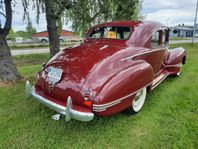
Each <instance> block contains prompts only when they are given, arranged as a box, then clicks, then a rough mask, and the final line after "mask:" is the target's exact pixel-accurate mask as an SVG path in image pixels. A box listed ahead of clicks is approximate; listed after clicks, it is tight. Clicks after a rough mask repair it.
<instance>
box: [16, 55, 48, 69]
mask: <svg viewBox="0 0 198 149" xmlns="http://www.w3.org/2000/svg"><path fill="white" fill-rule="evenodd" d="M13 59H14V63H15V64H16V65H17V66H18V67H19V66H26V65H38V64H40V65H42V64H43V63H46V62H47V61H48V60H49V59H50V54H49V53H47V54H30V55H17V56H14V57H13Z"/></svg>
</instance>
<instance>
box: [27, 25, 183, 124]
mask: <svg viewBox="0 0 198 149" xmlns="http://www.w3.org/2000/svg"><path fill="white" fill-rule="evenodd" d="M168 44H169V29H168V28H167V27H165V26H163V25H162V24H160V23H156V22H142V21H126V22H110V23H105V24H100V25H96V26H94V27H92V28H91V29H90V30H89V31H88V32H87V34H86V37H85V39H84V42H83V43H82V44H80V45H77V46H74V47H70V48H66V49H64V50H62V51H60V52H59V53H58V54H57V55H55V56H54V57H53V58H52V59H51V60H50V61H49V62H48V63H47V64H45V65H43V68H42V70H41V71H39V72H38V74H37V80H36V84H35V86H34V87H31V86H30V83H29V82H28V81H27V82H26V93H27V96H28V97H31V96H32V97H34V98H35V99H36V100H37V101H39V102H40V103H42V104H44V105H45V106H47V107H49V108H51V109H53V110H54V111H56V112H58V113H59V114H57V115H55V117H54V118H55V119H59V117H60V116H61V115H65V117H66V121H69V120H70V119H76V120H80V121H91V120H92V119H93V118H94V115H97V116H109V115H113V114H116V113H118V112H121V111H123V110H125V111H127V112H128V113H129V114H132V113H137V112H139V111H140V110H141V108H142V107H143V104H144V102H145V98H146V93H147V91H151V90H153V89H154V88H155V87H156V86H157V85H159V84H160V83H161V82H162V81H163V80H164V79H165V78H166V77H167V76H169V75H179V74H180V72H181V68H182V64H184V63H185V60H186V54H185V49H183V48H175V49H172V50H169V49H168Z"/></svg>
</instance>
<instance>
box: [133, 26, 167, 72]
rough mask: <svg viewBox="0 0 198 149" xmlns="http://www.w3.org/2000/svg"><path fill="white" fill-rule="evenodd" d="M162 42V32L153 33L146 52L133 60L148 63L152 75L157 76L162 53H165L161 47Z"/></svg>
mask: <svg viewBox="0 0 198 149" xmlns="http://www.w3.org/2000/svg"><path fill="white" fill-rule="evenodd" d="M162 41H163V30H157V31H155V32H153V34H152V37H151V39H150V41H149V44H148V50H147V51H145V52H142V53H141V54H140V55H139V56H138V57H136V58H135V59H136V60H138V59H141V60H145V61H146V62H148V63H149V64H150V65H151V66H152V67H153V71H154V74H157V73H158V72H159V71H160V70H161V68H162V64H163V60H162V59H163V53H164V52H165V49H164V48H163V46H162Z"/></svg>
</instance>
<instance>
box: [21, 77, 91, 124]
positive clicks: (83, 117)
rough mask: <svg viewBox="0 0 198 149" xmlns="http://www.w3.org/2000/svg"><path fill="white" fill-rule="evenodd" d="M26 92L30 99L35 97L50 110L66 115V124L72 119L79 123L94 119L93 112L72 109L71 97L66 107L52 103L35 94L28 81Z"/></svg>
mask: <svg viewBox="0 0 198 149" xmlns="http://www.w3.org/2000/svg"><path fill="white" fill-rule="evenodd" d="M25 90H26V95H27V97H28V98H29V97H34V99H35V100H37V101H38V102H40V103H41V104H43V105H45V106H47V107H48V108H50V109H52V110H54V111H56V112H58V113H60V114H62V115H65V119H66V122H68V121H69V120H71V119H76V120H79V121H84V122H87V121H91V120H93V118H94V114H93V113H91V112H81V111H77V110H74V109H72V99H71V97H68V99H67V105H66V107H64V106H61V105H59V104H56V103H55V102H52V101H50V100H48V99H46V98H44V97H42V96H40V95H39V94H37V93H36V92H35V89H34V87H31V86H30V83H29V81H27V82H26V84H25Z"/></svg>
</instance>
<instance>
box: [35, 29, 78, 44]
mask: <svg viewBox="0 0 198 149" xmlns="http://www.w3.org/2000/svg"><path fill="white" fill-rule="evenodd" d="M78 38H79V36H76V35H75V34H74V32H71V31H67V30H62V31H61V32H60V37H59V40H60V42H61V43H62V42H65V41H71V40H73V39H76V40H77V39H78ZM32 39H33V41H34V42H41V43H48V42H49V38H48V32H47V31H43V32H38V33H35V34H33V35H32Z"/></svg>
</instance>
